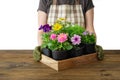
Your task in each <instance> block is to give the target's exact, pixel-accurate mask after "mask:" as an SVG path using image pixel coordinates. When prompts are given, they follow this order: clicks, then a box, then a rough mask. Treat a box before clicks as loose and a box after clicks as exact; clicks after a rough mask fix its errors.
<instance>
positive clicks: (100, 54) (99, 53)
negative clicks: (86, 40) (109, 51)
mask: <svg viewBox="0 0 120 80" xmlns="http://www.w3.org/2000/svg"><path fill="white" fill-rule="evenodd" d="M96 52H97V58H98V60H103V59H104V53H103V48H102V47H101V46H99V45H96Z"/></svg>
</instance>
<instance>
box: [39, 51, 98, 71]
mask: <svg viewBox="0 0 120 80" xmlns="http://www.w3.org/2000/svg"><path fill="white" fill-rule="evenodd" d="M95 61H97V53H92V54H87V55H82V56H78V57H74V58H69V59H65V60H59V61H57V60H54V59H52V58H50V57H47V56H45V55H43V54H42V59H41V60H40V62H41V63H43V64H45V65H47V66H49V67H51V68H53V69H55V70H57V71H61V70H64V69H69V68H72V67H76V66H82V65H83V64H88V63H92V62H95Z"/></svg>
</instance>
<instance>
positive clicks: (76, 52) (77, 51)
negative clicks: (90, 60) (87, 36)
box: [70, 46, 84, 58]
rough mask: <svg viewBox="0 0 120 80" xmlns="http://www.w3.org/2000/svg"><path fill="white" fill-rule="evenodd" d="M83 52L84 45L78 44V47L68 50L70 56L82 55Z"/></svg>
mask: <svg viewBox="0 0 120 80" xmlns="http://www.w3.org/2000/svg"><path fill="white" fill-rule="evenodd" d="M83 52H84V46H80V47H79V48H73V49H72V50H71V51H70V57H71V58H72V57H77V56H81V55H83Z"/></svg>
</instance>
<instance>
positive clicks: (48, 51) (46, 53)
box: [42, 48, 52, 57]
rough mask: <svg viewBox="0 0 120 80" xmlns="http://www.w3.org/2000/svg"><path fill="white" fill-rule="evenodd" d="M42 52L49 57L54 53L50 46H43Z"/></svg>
mask: <svg viewBox="0 0 120 80" xmlns="http://www.w3.org/2000/svg"><path fill="white" fill-rule="evenodd" d="M42 52H43V54H44V55H46V56H48V57H52V53H51V50H50V49H48V48H42Z"/></svg>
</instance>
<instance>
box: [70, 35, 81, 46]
mask: <svg viewBox="0 0 120 80" xmlns="http://www.w3.org/2000/svg"><path fill="white" fill-rule="evenodd" d="M71 42H72V44H73V45H79V44H80V43H81V36H79V35H76V34H74V36H73V37H72V38H71Z"/></svg>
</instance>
